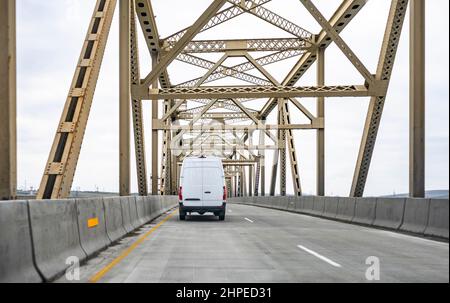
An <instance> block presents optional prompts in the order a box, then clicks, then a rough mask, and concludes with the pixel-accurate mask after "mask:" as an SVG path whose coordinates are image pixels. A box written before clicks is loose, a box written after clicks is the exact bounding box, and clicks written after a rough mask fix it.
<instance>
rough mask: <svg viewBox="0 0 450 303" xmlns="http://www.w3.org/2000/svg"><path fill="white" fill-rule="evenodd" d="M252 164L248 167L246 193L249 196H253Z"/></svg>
mask: <svg viewBox="0 0 450 303" xmlns="http://www.w3.org/2000/svg"><path fill="white" fill-rule="evenodd" d="M253 172H254V170H253V166H252V165H250V166H249V168H248V195H249V197H252V196H253Z"/></svg>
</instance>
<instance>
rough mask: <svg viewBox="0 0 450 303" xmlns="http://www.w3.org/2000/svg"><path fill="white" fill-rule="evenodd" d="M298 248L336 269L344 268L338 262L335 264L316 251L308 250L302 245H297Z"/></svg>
mask: <svg viewBox="0 0 450 303" xmlns="http://www.w3.org/2000/svg"><path fill="white" fill-rule="evenodd" d="M297 247H298V248H300V249H302V250H304V251H306V252H307V253H309V254H311V255H313V256H315V257H317V258H319V259H320V260H322V261H325V262H327V263H328V264H330V265H332V266H334V267H342V266H341V264H339V263H336V262H334V261H332V260H330V259H328V258H326V257H324V256H322V255H321V254H318V253H316V252H315V251H313V250H311V249H308V248H306V247H304V246H302V245H297Z"/></svg>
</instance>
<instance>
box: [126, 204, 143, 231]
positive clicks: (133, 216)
mask: <svg viewBox="0 0 450 303" xmlns="http://www.w3.org/2000/svg"><path fill="white" fill-rule="evenodd" d="M128 206H129V207H130V220H131V221H130V223H131V226H133V229H136V228H139V227H141V226H142V223H141V221H140V220H139V216H138V213H137V207H136V197H134V196H133V197H128Z"/></svg>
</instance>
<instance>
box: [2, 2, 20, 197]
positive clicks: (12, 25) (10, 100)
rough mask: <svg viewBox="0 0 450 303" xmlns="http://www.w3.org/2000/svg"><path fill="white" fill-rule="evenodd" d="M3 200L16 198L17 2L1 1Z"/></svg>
mask: <svg viewBox="0 0 450 303" xmlns="http://www.w3.org/2000/svg"><path fill="white" fill-rule="evenodd" d="M0 106H1V108H2V110H0V142H1V144H0V200H13V199H15V198H16V187H17V162H16V159H17V158H16V157H17V155H16V144H17V143H16V1H15V0H4V1H0Z"/></svg>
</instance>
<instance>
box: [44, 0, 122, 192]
mask: <svg viewBox="0 0 450 303" xmlns="http://www.w3.org/2000/svg"><path fill="white" fill-rule="evenodd" d="M115 7H116V0H98V1H97V4H96V6H95V9H94V14H93V16H92V19H91V23H90V26H89V30H88V33H87V36H86V40H85V42H84V45H83V49H82V52H81V56H80V59H79V61H78V66H77V68H76V72H75V75H74V79H73V82H72V85H71V89H70V91H69V95H68V97H67V100H66V103H65V106H64V110H63V113H62V117H61V120H60V123H59V125H58V129H57V133H56V137H55V139H54V142H53V146H52V149H51V151H50V156H49V159H48V161H47V165H46V167H45V171H44V176H43V178H42V181H41V185H40V187H39V191H38V194H37V198H38V199H59V198H66V197H68V196H69V194H70V189H71V186H72V182H73V177H74V174H75V169H76V165H77V161H78V158H79V155H80V149H81V145H82V141H83V136H84V132H85V129H86V125H87V121H88V117H89V112H90V108H91V104H92V99H93V96H94V90H95V87H96V84H97V79H98V75H99V71H100V67H101V63H102V59H103V55H104V51H105V47H106V42H107V39H108V35H109V31H110V27H111V22H112V18H113V14H114V10H115Z"/></svg>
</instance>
